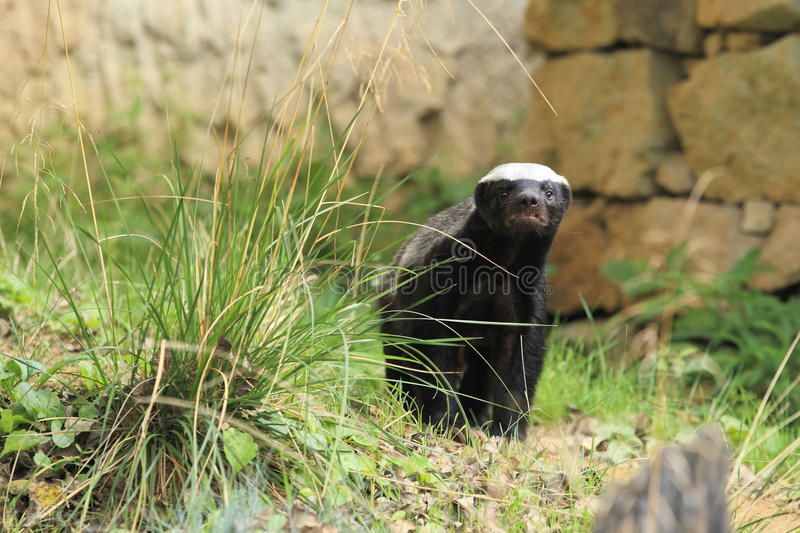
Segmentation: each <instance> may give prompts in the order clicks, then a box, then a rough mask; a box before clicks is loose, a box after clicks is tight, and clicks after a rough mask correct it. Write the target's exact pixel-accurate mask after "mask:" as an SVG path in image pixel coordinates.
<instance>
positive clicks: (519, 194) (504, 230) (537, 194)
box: [475, 163, 572, 237]
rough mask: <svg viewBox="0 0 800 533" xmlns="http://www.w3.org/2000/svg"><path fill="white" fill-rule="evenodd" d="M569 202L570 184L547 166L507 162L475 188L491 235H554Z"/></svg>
mask: <svg viewBox="0 0 800 533" xmlns="http://www.w3.org/2000/svg"><path fill="white" fill-rule="evenodd" d="M571 200H572V192H571V190H570V187H569V183H568V182H567V180H566V179H564V177H563V176H559V175H558V174H556V173H555V172H553V170H552V169H551V168H550V167H547V166H545V165H537V164H534V163H508V164H505V165H500V166H499V167H496V168H494V169H493V170H492V171H491V172H489V173H488V174H487V175H486V176H484V177H483V178H481V180H480V181H479V182H478V185H477V187H476V188H475V207H476V208H477V210H478V213H479V214H480V216H481V218H482V219H483V220H484V221H485V222H486V224H487V225H488V226H489V228H490V229H491V230H492V232H493V233H496V234H498V235H504V236H511V237H514V236H525V235H528V234H531V233H533V234H536V235H539V236H542V237H552V236H553V235H555V232H556V230H557V229H558V225H559V224H560V223H561V219H562V218H563V216H564V213H566V211H567V208H568V207H569V204H570V201H571Z"/></svg>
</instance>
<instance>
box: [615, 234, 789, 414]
mask: <svg viewBox="0 0 800 533" xmlns="http://www.w3.org/2000/svg"><path fill="white" fill-rule="evenodd" d="M688 263H689V261H688V255H687V251H686V247H685V246H679V247H677V248H675V249H673V250H672V251H671V252H670V253H669V254H668V255H667V257H666V260H665V261H664V264H663V267H661V268H653V267H651V266H649V265H648V264H647V263H646V262H644V261H618V262H611V263H609V264H607V265H606V266H605V274H606V275H607V276H608V277H609V278H610V279H612V280H613V281H615V282H617V283H618V284H619V285H620V286H621V287H622V289H623V291H624V292H625V294H626V295H627V296H628V297H630V298H631V299H634V300H635V301H636V303H635V304H633V305H632V306H631V307H630V308H629V309H628V310H627V311H626V312H623V314H622V315H621V317H622V318H621V320H625V321H628V322H629V323H634V324H638V325H643V324H645V323H648V322H651V321H653V320H657V319H660V320H662V324H663V325H665V326H667V329H668V332H667V333H668V334H669V336H670V338H671V340H674V341H690V342H693V343H696V344H699V345H701V346H703V347H704V348H705V349H707V350H708V351H709V352H710V353H711V354H712V356H713V358H714V359H715V360H716V361H717V362H718V363H719V364H720V366H721V367H722V369H723V370H724V371H726V372H729V373H732V374H735V376H736V379H737V381H738V383H739V384H741V385H742V386H743V387H745V388H746V389H748V390H751V391H752V392H753V393H755V394H758V395H760V394H763V393H764V392H765V391H766V389H767V387H768V386H769V384H770V381H771V380H772V378H773V376H775V374H776V372H777V371H778V369H779V366H780V365H781V362H782V360H783V359H784V356H785V355H786V351H787V349H788V348H789V347H790V345H791V344H792V341H793V339H794V338H795V337H796V336H797V334H798V332H800V298H790V299H788V300H782V299H780V298H779V297H777V296H774V295H771V294H766V293H763V292H760V291H756V290H753V289H751V288H749V287H748V282H749V281H750V279H751V278H752V276H753V274H755V273H756V272H757V271H758V270H760V268H761V267H760V265H759V255H758V252H757V251H756V250H754V251H751V252H750V253H748V254H746V255H745V256H743V257H742V258H741V259H740V260H739V261H738V262H737V263H736V264H735V265H734V266H733V267H732V268H731V269H730V270H728V271H727V272H723V273H722V274H719V275H718V276H716V277H714V278H712V279H701V278H699V277H697V276H693V275H692V274H691V273H690V272H689V269H688ZM662 333H664V332H662ZM798 374H800V357H799V356H794V357H791V358H790V359H789V362H788V365H787V367H786V369H785V370H784V371H783V372H782V373H781V376H780V378H779V381H778V385H777V388H776V394H775V396H774V397H776V398H777V399H779V400H781V401H784V400H785V401H788V402H789V403H790V404H791V405H793V406H795V407H797V406H800V394H799V393H798V390H797V388H796V385H797V383H793V380H795V378H796V376H798Z"/></svg>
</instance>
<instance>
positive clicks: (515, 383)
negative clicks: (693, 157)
mask: <svg viewBox="0 0 800 533" xmlns="http://www.w3.org/2000/svg"><path fill="white" fill-rule="evenodd" d="M571 199H572V193H571V190H570V186H569V183H568V182H567V180H566V179H565V178H564V177H563V176H560V175H558V174H557V173H556V172H554V171H553V170H552V169H550V168H549V167H547V166H544V165H538V164H532V163H508V164H505V165H500V166H498V167H496V168H494V169H493V170H492V171H490V172H489V173H488V174H487V175H486V176H484V177H483V178H481V179H480V181H479V182H478V184H477V186H476V187H475V192H474V195H473V197H471V198H468V199H466V200H464V201H462V202H461V203H459V204H457V205H455V206H453V207H451V208H449V209H446V210H444V211H442V212H440V213H438V214H437V215H435V216H433V217H432V218H431V219H430V220H428V222H427V223H426V225H425V227H423V228H422V229H420V230H419V231H417V232H416V234H414V235H413V236H412V237H411V238H410V239H409V240H408V241H407V242H406V243H405V244H404V245H403V246H402V247H401V248H400V250H399V251H398V252H397V255H396V256H395V260H394V265H395V267H396V270H395V271H394V274H393V279H392V284H391V287H390V288H388V289H387V290H386V292H385V293H384V296H382V297H381V299H380V302H379V303H380V306H381V320H382V325H381V331H382V333H383V335H384V352H385V353H386V356H387V366H386V377H387V380H388V381H389V382H392V383H398V384H399V387H400V390H401V391H402V393H403V394H404V396H405V400H406V402H407V405H408V406H409V407H416V408H417V409H419V411H420V412H421V414H422V417H423V419H424V420H425V421H427V422H429V423H431V424H438V425H444V426H457V425H461V424H463V423H464V422H468V423H471V424H474V425H479V426H483V427H484V428H485V429H486V430H487V431H489V432H490V433H491V434H494V435H500V434H507V435H512V436H516V437H520V438H521V437H523V436H524V434H525V430H526V427H527V420H526V418H527V414H528V411H529V409H530V405H531V402H532V401H533V396H534V392H535V390H536V383H537V381H538V379H539V375H540V374H541V371H542V363H543V359H544V353H545V329H546V328H544V327H541V325H542V324H544V323H545V320H546V312H545V292H546V280H545V277H544V267H545V261H546V259H547V253H548V251H549V250H550V245H551V244H552V242H553V238H554V237H555V234H556V231H557V230H558V226H559V224H560V223H561V219H562V217H563V216H564V214H565V213H566V211H567V208H568V207H569V204H570V202H571ZM537 325H538V326H537ZM448 391H449V392H448ZM465 416H466V419H464V417H465Z"/></svg>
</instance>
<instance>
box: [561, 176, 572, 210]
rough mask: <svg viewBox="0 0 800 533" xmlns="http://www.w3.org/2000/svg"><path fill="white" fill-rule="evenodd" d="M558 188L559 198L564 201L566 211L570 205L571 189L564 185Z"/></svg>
mask: <svg viewBox="0 0 800 533" xmlns="http://www.w3.org/2000/svg"><path fill="white" fill-rule="evenodd" d="M559 187H561V198H563V199H564V211H566V210H567V209H569V206H570V205H571V204H572V189H571V188H570V186H569V185H567V184H566V183H561V184H559Z"/></svg>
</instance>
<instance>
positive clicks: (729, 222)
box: [550, 198, 800, 315]
mask: <svg viewBox="0 0 800 533" xmlns="http://www.w3.org/2000/svg"><path fill="white" fill-rule="evenodd" d="M785 217H786V219H787V225H786V226H785V227H790V226H789V223H788V219H789V218H790V217H789V216H788V215H785ZM740 218H741V211H740V209H739V208H737V207H735V206H723V205H718V204H711V203H699V204H693V203H691V202H687V201H686V200H679V199H672V198H655V199H653V200H650V201H648V202H646V203H635V204H631V203H610V204H604V203H603V202H600V201H598V202H596V203H595V204H592V205H590V206H581V205H580V204H579V205H577V206H576V209H574V210H571V211H570V213H569V214H568V215H567V217H566V219H565V220H564V223H563V225H562V228H561V229H560V230H559V234H558V237H557V238H556V242H555V243H554V245H553V251H552V254H551V257H550V262H551V264H552V265H553V266H554V270H555V272H554V273H553V275H552V276H551V279H550V283H551V287H552V293H551V296H550V305H551V307H552V309H553V310H554V311H558V312H560V313H563V314H567V315H569V314H574V313H580V312H581V310H582V308H583V303H582V301H585V302H586V304H587V305H588V306H589V307H590V308H592V309H604V310H608V311H613V310H615V309H617V308H618V307H619V306H620V305H621V304H622V303H623V301H624V299H623V297H622V294H621V293H620V292H619V290H618V288H617V287H616V286H615V285H613V284H612V283H611V282H610V281H609V280H608V279H607V278H606V277H605V275H604V274H603V273H602V268H603V266H604V265H605V264H606V263H608V262H609V261H619V260H647V261H649V263H650V264H651V265H652V266H653V267H654V268H659V267H661V266H663V263H664V259H665V257H666V255H667V254H668V253H669V252H670V251H671V250H672V249H674V248H675V247H676V246H678V245H680V244H681V243H682V242H686V243H687V249H688V254H689V269H690V271H691V272H692V273H693V275H695V276H698V277H700V278H703V279H711V278H713V277H714V276H716V275H718V274H720V273H722V272H724V271H726V270H728V269H730V268H731V267H732V266H733V265H734V264H735V263H736V261H738V260H739V259H740V258H741V257H742V256H743V255H744V254H745V253H747V252H748V251H750V250H752V249H753V248H759V247H761V246H762V245H763V243H764V239H763V238H760V237H755V236H750V235H746V234H745V233H743V232H742V231H741V230H740ZM798 222H800V221H795V223H798ZM771 239H772V237H771ZM781 244H784V245H785V244H786V242H785V240H784V241H782V242H781ZM775 246H777V245H775ZM788 254H789V255H796V254H793V253H792V252H788ZM791 260H792V261H793V262H791V263H788V264H791V265H800V258H796V257H794V258H791ZM788 268H791V267H787V269H788ZM793 272H794V273H795V274H797V273H798V271H797V270H795V271H793ZM787 274H788V272H787ZM770 279H774V275H773V278H770Z"/></svg>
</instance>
